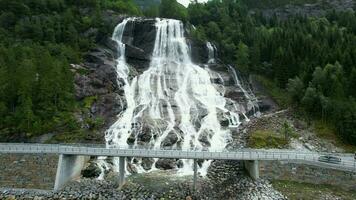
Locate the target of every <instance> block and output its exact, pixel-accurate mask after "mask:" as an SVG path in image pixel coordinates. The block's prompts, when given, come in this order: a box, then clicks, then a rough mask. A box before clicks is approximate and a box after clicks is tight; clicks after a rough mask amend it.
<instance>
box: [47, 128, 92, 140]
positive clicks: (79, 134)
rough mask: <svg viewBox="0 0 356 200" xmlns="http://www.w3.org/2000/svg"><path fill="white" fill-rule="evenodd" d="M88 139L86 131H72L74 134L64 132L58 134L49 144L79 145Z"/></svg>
mask: <svg viewBox="0 0 356 200" xmlns="http://www.w3.org/2000/svg"><path fill="white" fill-rule="evenodd" d="M85 137H86V135H85V133H84V131H81V130H78V131H72V132H63V133H59V134H56V135H55V136H53V138H51V140H50V141H48V142H49V143H77V142H80V141H82V140H83V139H84V138H85Z"/></svg>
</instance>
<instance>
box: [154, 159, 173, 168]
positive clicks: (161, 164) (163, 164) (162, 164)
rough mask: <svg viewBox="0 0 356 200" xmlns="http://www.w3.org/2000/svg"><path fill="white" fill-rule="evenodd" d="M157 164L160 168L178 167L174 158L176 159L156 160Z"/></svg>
mask: <svg viewBox="0 0 356 200" xmlns="http://www.w3.org/2000/svg"><path fill="white" fill-rule="evenodd" d="M155 166H156V168H158V169H164V170H167V169H174V168H176V160H174V159H159V160H158V161H157V162H156V165H155Z"/></svg>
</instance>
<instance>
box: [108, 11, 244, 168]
mask: <svg viewBox="0 0 356 200" xmlns="http://www.w3.org/2000/svg"><path fill="white" fill-rule="evenodd" d="M133 20H135V19H134V18H128V19H126V20H124V21H123V22H122V23H120V24H119V25H118V26H117V27H116V28H115V31H114V34H113V37H112V38H113V40H115V41H116V42H117V44H118V52H119V55H118V59H117V66H116V71H117V76H118V83H119V84H121V86H122V87H123V89H124V94H125V98H126V101H127V108H126V110H124V111H123V112H122V113H121V114H120V116H119V117H118V120H117V121H116V122H115V123H114V124H113V125H112V126H111V127H110V128H109V129H108V130H107V132H106V136H105V139H106V142H107V146H108V147H120V148H127V147H129V146H140V145H143V144H144V145H145V147H146V148H153V149H159V148H162V146H164V144H165V143H166V142H167V140H168V141H171V146H173V147H175V148H177V149H181V150H192V149H195V150H202V149H203V148H204V149H208V150H209V151H221V150H223V149H225V147H226V145H227V144H228V142H229V141H230V140H231V135H230V130H229V128H227V127H223V126H222V125H221V121H222V120H228V121H229V123H230V126H234V127H237V126H239V125H240V123H241V122H240V119H239V114H244V113H242V111H241V110H240V109H239V106H234V107H233V108H231V107H229V109H228V108H227V107H226V99H225V98H224V97H223V96H222V95H223V94H221V93H220V92H219V91H217V90H216V88H215V87H214V85H213V84H212V83H211V80H210V79H211V77H210V75H209V72H208V70H206V69H203V68H201V67H199V66H198V65H195V64H194V63H193V62H192V61H191V58H190V52H189V48H188V45H187V42H186V39H185V37H184V28H183V24H182V22H180V21H177V20H171V19H156V24H155V26H156V40H155V44H154V49H153V53H152V58H151V63H150V67H149V68H148V69H147V70H146V71H144V72H143V73H142V74H141V75H139V76H137V77H134V78H133V79H131V80H130V79H129V66H128V64H127V62H126V59H125V44H124V43H123V41H122V40H123V34H124V31H125V26H126V24H127V23H128V22H129V21H133ZM208 44H209V45H207V46H208V48H209V51H212V52H213V53H209V62H215V48H214V47H213V46H212V45H211V44H210V43H208ZM142 135H146V136H147V135H148V140H147V137H145V138H146V140H143V139H142ZM172 138H175V139H173V140H172ZM129 139H131V140H133V142H131V143H129ZM156 161H157V159H155V160H154V163H153V166H152V168H151V170H154V169H155V162H156ZM182 161H183V166H182V167H181V168H180V169H179V170H178V172H179V173H181V174H191V173H192V172H193V170H192V167H193V161H192V160H182ZM117 162H118V161H117V160H115V159H114V165H115V166H118V163H117ZM129 162H131V165H134V166H135V167H136V169H137V170H138V171H139V172H144V171H145V170H144V169H143V168H142V166H141V162H142V161H141V160H139V159H138V161H135V162H134V159H132V160H131V161H129ZM210 162H211V161H205V162H203V164H202V165H201V166H200V167H199V172H200V173H201V174H202V175H205V174H206V171H207V168H208V167H209V165H210ZM115 169H117V168H115ZM149 171H150V170H149Z"/></svg>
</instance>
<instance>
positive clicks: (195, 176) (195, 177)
mask: <svg viewBox="0 0 356 200" xmlns="http://www.w3.org/2000/svg"><path fill="white" fill-rule="evenodd" d="M193 169H194V179H193V191H196V190H197V178H198V162H197V160H196V159H194V166H193Z"/></svg>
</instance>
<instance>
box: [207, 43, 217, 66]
mask: <svg viewBox="0 0 356 200" xmlns="http://www.w3.org/2000/svg"><path fill="white" fill-rule="evenodd" d="M206 47H207V48H208V63H209V64H212V63H215V53H216V47H215V45H213V44H211V43H210V42H207V43H206Z"/></svg>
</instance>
